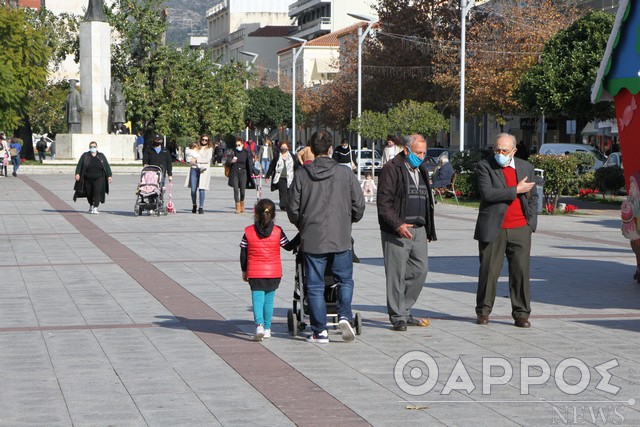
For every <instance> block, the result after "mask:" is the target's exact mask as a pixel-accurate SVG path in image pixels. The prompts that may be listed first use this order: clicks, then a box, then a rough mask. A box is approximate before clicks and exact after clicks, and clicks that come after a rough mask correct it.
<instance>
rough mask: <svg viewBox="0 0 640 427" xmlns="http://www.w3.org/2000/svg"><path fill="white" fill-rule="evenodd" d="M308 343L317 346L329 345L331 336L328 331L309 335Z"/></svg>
mask: <svg viewBox="0 0 640 427" xmlns="http://www.w3.org/2000/svg"><path fill="white" fill-rule="evenodd" d="M307 342H313V343H317V344H329V334H328V333H327V330H326V329H325V330H324V331H322V332H320V333H319V334H311V335H307Z"/></svg>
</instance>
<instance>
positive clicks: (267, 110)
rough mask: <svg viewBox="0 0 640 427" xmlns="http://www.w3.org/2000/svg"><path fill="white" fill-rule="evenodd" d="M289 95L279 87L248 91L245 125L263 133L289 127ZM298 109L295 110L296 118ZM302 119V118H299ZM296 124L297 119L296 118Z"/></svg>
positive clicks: (257, 88)
mask: <svg viewBox="0 0 640 427" xmlns="http://www.w3.org/2000/svg"><path fill="white" fill-rule="evenodd" d="M291 107H292V105H291V95H289V94H288V93H285V92H283V91H282V89H280V88H279V87H277V86H276V87H266V86H260V87H256V88H252V89H250V90H249V105H248V106H247V109H246V110H245V113H244V120H245V123H246V124H251V126H252V127H254V128H256V129H258V130H260V131H261V132H264V131H265V130H267V131H270V130H272V129H276V128H278V127H280V126H287V127H290V126H291ZM298 112H299V109H298V108H296V116H297V115H298ZM300 118H302V117H300ZM296 122H298V123H300V122H301V121H298V117H296Z"/></svg>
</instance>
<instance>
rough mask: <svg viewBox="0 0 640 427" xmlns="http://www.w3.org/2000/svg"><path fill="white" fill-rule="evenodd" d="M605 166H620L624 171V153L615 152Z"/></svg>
mask: <svg viewBox="0 0 640 427" xmlns="http://www.w3.org/2000/svg"><path fill="white" fill-rule="evenodd" d="M603 166H605V167H606V166H618V167H619V168H620V169H624V166H623V165H622V153H620V152H615V153H611V154H609V157H607V161H606V162H604V165H603Z"/></svg>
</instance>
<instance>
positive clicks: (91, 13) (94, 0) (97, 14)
mask: <svg viewBox="0 0 640 427" xmlns="http://www.w3.org/2000/svg"><path fill="white" fill-rule="evenodd" d="M84 20H85V21H98V22H106V21H107V17H106V15H105V14H104V0H89V6H87V13H85V15H84Z"/></svg>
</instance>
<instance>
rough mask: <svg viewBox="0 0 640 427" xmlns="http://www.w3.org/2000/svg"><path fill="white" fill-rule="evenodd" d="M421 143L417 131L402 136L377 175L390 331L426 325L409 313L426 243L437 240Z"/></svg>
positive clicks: (423, 272)
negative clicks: (401, 142) (400, 145)
mask: <svg viewBox="0 0 640 427" xmlns="http://www.w3.org/2000/svg"><path fill="white" fill-rule="evenodd" d="M426 153H427V142H426V141H425V139H424V137H423V136H422V135H418V134H415V135H410V136H408V137H407V138H406V139H405V147H404V151H401V152H399V153H398V154H396V155H395V156H394V157H393V159H392V160H390V161H388V162H387V163H386V164H385V165H384V166H383V167H382V171H381V172H380V178H379V179H378V195H377V205H378V223H379V224H380V234H381V240H382V253H383V257H384V272H385V276H386V279H387V312H388V314H389V320H390V321H391V323H392V325H393V330H395V331H406V330H407V326H427V325H428V321H427V320H425V319H418V318H414V317H413V316H412V315H411V308H412V307H413V305H414V304H415V303H416V301H417V300H418V297H419V296H420V292H422V287H423V286H424V282H425V280H426V278H427V272H428V266H429V264H428V250H427V247H428V242H431V241H433V240H437V238H436V228H435V222H434V218H433V195H432V193H431V188H430V186H429V172H428V171H427V168H426V167H425V166H424V165H423V164H422V161H423V160H424V158H425V156H426Z"/></svg>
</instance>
